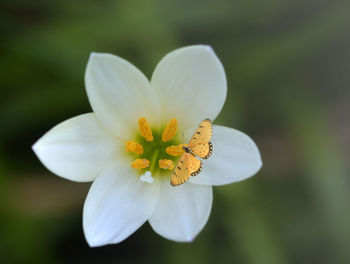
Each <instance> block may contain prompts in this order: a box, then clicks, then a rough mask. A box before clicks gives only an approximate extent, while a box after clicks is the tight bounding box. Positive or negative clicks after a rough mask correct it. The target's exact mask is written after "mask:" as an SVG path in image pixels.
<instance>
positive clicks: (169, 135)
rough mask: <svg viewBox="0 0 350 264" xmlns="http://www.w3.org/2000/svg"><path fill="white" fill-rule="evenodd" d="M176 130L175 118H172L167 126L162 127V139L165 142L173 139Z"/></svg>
mask: <svg viewBox="0 0 350 264" xmlns="http://www.w3.org/2000/svg"><path fill="white" fill-rule="evenodd" d="M176 131H177V120H176V118H172V119H171V120H170V122H169V124H167V126H166V127H165V128H164V131H163V134H162V141H163V142H167V141H170V140H172V139H173V137H174V136H175V135H176Z"/></svg>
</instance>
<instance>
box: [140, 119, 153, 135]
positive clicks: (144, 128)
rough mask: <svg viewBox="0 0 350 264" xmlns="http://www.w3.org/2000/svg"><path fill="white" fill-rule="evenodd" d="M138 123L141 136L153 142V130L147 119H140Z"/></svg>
mask: <svg viewBox="0 0 350 264" xmlns="http://www.w3.org/2000/svg"><path fill="white" fill-rule="evenodd" d="M138 123H139V129H140V131H141V135H142V136H143V137H144V138H145V139H146V141H153V136H152V130H151V127H150V125H149V123H148V122H147V120H146V118H144V117H142V118H140V119H139V121H138Z"/></svg>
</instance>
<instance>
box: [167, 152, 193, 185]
mask: <svg viewBox="0 0 350 264" xmlns="http://www.w3.org/2000/svg"><path fill="white" fill-rule="evenodd" d="M190 155H191V154H188V153H184V154H182V156H181V157H180V159H179V161H178V162H177V164H176V166H175V169H174V171H173V174H172V175H171V179H170V183H171V185H173V186H177V185H180V184H182V183H184V182H186V181H187V180H188V179H189V178H190V176H191V172H190V169H189V156H190Z"/></svg>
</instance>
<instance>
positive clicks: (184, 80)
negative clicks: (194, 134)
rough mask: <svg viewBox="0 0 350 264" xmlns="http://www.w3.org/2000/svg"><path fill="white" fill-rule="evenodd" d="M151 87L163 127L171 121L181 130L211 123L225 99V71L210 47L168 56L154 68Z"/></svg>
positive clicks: (178, 50)
mask: <svg viewBox="0 0 350 264" xmlns="http://www.w3.org/2000/svg"><path fill="white" fill-rule="evenodd" d="M151 84H152V86H153V88H154V89H155V90H156V91H157V93H158V94H159V98H160V99H161V109H162V112H163V115H162V118H163V123H164V124H165V123H167V122H169V118H173V117H174V118H177V119H178V120H179V127H182V128H183V129H187V128H190V129H192V130H194V129H195V126H196V125H198V122H199V121H201V120H203V119H205V118H210V119H211V120H214V119H215V118H216V116H217V115H218V114H219V113H220V111H221V108H222V107H223V105H224V102H225V99H226V92H227V87H226V76H225V72H224V68H223V66H222V64H221V62H220V60H219V59H218V58H217V56H216V55H215V53H214V51H213V50H212V48H211V47H210V46H203V45H197V46H189V47H185V48H181V49H177V50H175V51H173V52H170V53H169V54H167V55H166V56H165V57H164V58H163V59H162V60H161V61H160V62H159V64H158V65H157V67H156V69H155V71H154V72H153V75H152V79H151Z"/></svg>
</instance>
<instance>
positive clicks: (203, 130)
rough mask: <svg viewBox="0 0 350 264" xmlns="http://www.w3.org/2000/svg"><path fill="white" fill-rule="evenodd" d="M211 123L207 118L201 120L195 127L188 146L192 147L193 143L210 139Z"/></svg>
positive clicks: (205, 141)
mask: <svg viewBox="0 0 350 264" xmlns="http://www.w3.org/2000/svg"><path fill="white" fill-rule="evenodd" d="M212 130H213V128H212V124H211V121H210V120H209V119H205V120H203V121H202V122H201V123H200V124H199V126H198V127H197V129H196V131H194V133H193V136H192V138H191V140H190V142H189V143H188V146H189V147H190V148H192V147H193V146H194V145H196V144H198V143H207V142H209V141H210V139H211V136H212Z"/></svg>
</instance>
